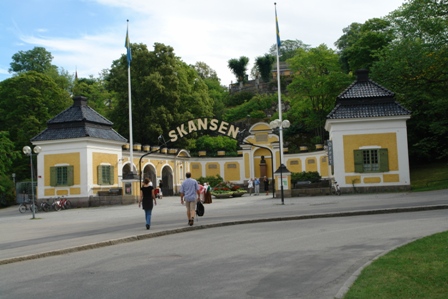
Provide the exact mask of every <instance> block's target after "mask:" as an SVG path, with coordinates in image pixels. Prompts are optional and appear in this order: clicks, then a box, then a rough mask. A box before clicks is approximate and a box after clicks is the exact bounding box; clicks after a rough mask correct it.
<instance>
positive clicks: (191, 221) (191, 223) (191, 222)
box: [189, 218, 194, 226]
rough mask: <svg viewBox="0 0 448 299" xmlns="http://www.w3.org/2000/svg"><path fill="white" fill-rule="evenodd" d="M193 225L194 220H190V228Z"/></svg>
mask: <svg viewBox="0 0 448 299" xmlns="http://www.w3.org/2000/svg"><path fill="white" fill-rule="evenodd" d="M193 223H194V219H193V218H192V219H191V220H190V222H189V224H190V226H192V225H193Z"/></svg>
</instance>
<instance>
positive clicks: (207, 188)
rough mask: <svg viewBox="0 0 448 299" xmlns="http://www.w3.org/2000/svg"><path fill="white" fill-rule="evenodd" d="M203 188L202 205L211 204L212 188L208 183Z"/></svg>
mask: <svg viewBox="0 0 448 299" xmlns="http://www.w3.org/2000/svg"><path fill="white" fill-rule="evenodd" d="M204 187H205V196H204V203H212V187H211V186H210V184H209V183H208V182H207V183H204Z"/></svg>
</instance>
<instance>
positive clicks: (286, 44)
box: [269, 39, 310, 61]
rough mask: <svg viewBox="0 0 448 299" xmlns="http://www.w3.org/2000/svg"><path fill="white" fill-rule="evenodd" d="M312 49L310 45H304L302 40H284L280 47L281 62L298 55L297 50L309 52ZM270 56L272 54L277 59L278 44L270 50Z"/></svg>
mask: <svg viewBox="0 0 448 299" xmlns="http://www.w3.org/2000/svg"><path fill="white" fill-rule="evenodd" d="M309 48H310V45H307V44H305V43H303V42H302V41H301V40H298V39H296V40H291V39H288V40H283V41H282V44H281V46H280V49H279V52H280V57H279V60H280V61H286V60H288V59H290V58H292V57H294V55H295V54H296V50H297V49H303V50H307V49H309ZM269 54H271V55H272V56H274V57H277V44H276V43H275V44H273V45H272V46H271V48H270V49H269Z"/></svg>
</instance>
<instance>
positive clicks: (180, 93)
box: [106, 43, 213, 147]
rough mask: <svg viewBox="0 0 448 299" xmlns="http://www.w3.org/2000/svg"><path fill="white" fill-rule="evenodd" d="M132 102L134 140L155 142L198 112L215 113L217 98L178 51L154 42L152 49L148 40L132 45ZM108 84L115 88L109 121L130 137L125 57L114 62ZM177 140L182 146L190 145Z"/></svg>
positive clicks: (203, 114)
mask: <svg viewBox="0 0 448 299" xmlns="http://www.w3.org/2000/svg"><path fill="white" fill-rule="evenodd" d="M131 48H132V63H131V67H130V70H131V86H132V88H131V92H132V96H131V100H132V120H133V136H137V138H135V139H134V140H135V141H136V142H139V143H142V144H150V145H151V144H155V143H156V142H157V140H158V136H160V135H161V134H163V135H166V134H167V133H168V131H169V130H170V129H171V128H174V127H176V126H177V125H179V124H181V123H184V122H186V121H187V120H190V119H194V118H196V117H197V116H201V117H203V116H212V110H213V100H212V99H211V98H210V96H209V94H208V90H207V85H206V84H205V83H204V80H202V79H201V78H200V77H199V75H198V73H197V71H196V70H195V69H194V68H193V67H191V66H188V65H187V64H186V63H184V62H183V61H182V60H180V58H178V57H177V56H176V55H175V54H174V50H173V48H172V47H170V46H166V45H164V44H160V43H156V44H155V45H154V51H151V52H150V51H148V48H147V47H146V45H144V44H131ZM106 82H107V84H106V86H107V89H108V91H109V92H111V93H112V92H113V96H114V101H116V103H117V105H116V106H115V107H113V110H112V111H111V114H110V120H111V121H113V122H114V127H115V128H116V130H117V131H118V132H120V133H121V134H123V136H125V137H126V136H128V137H129V117H128V113H129V106H128V78H127V60H126V56H125V55H122V56H121V58H119V59H117V60H115V61H114V62H113V63H112V68H111V69H110V71H109V73H108V75H107V76H106ZM188 144H189V139H185V138H184V139H179V142H178V143H177V146H178V147H188Z"/></svg>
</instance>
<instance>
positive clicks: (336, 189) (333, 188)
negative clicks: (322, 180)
mask: <svg viewBox="0 0 448 299" xmlns="http://www.w3.org/2000/svg"><path fill="white" fill-rule="evenodd" d="M331 192H332V193H333V194H334V195H338V196H339V195H341V188H339V184H338V182H336V181H334V183H333V184H332V186H331Z"/></svg>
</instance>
